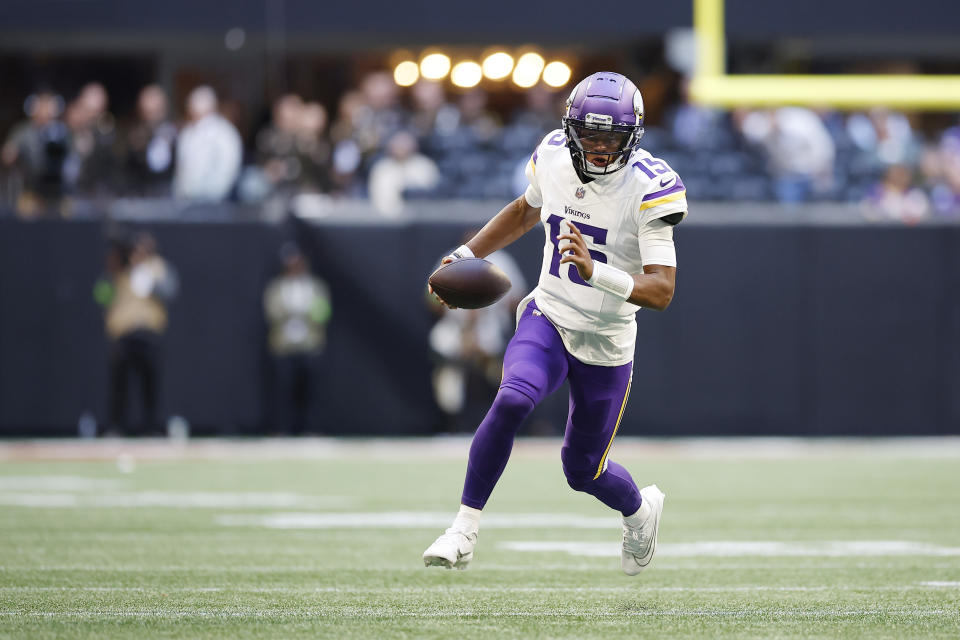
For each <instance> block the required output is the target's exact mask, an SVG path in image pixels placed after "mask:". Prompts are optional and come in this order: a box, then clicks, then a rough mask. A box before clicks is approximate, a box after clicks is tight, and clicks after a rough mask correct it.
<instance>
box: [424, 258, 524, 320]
mask: <svg viewBox="0 0 960 640" xmlns="http://www.w3.org/2000/svg"><path fill="white" fill-rule="evenodd" d="M427 282H429V283H430V286H431V287H433V292H434V293H435V294H437V295H438V296H440V299H441V300H443V301H444V302H446V303H447V304H448V305H450V306H451V307H458V308H460V309H480V308H481V307H487V306H490V305H491V304H493V303H494V302H496V301H497V300H499V299H500V298H502V297H503V296H505V295H506V294H507V291H510V286H511V285H510V278H508V277H507V274H505V273H504V272H503V270H502V269H500V267H498V266H497V265H495V264H493V263H492V262H487V261H486V260H483V259H482V258H461V259H460V260H454V261H453V262H451V263H449V264H444V265H441V266H440V268H439V269H437V270H436V271H434V272H433V273H432V274H430V279H429V280H427Z"/></svg>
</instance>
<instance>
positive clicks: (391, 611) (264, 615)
mask: <svg viewBox="0 0 960 640" xmlns="http://www.w3.org/2000/svg"><path fill="white" fill-rule="evenodd" d="M585 614H586V615H589V617H591V618H611V619H617V618H634V617H637V618H639V617H642V618H658V617H659V618H673V617H682V618H717V617H731V618H749V617H752V616H761V617H763V618H764V619H768V618H780V619H790V618H800V619H807V618H847V617H863V616H891V615H892V616H903V617H905V618H908V619H909V618H920V617H933V616H937V617H939V616H949V617H950V618H956V617H957V611H956V609H939V608H917V607H870V608H860V609H835V608H831V609H816V610H802V611H798V610H794V609H782V608H781V609H763V608H759V607H751V608H748V609H704V608H692V609H652V608H645V609H643V610H642V611H603V610H597V609H596V608H591V609H590V610H589V611H586V610H583V609H574V610H570V611H564V610H562V609H551V610H549V611H529V610H517V611H488V610H483V609H482V610H477V611H473V610H470V609H457V610H454V611H434V610H431V611H429V612H422V611H405V610H402V609H397V608H395V607H379V608H372V607H339V606H332V607H329V608H320V609H297V610H295V611H283V610H280V611H264V610H262V609H246V610H242V611H236V610H231V611H208V610H203V609H199V610H191V611H183V610H179V611H164V610H140V611H136V610H134V611H131V610H109V609H100V610H97V611H0V616H3V617H13V618H41V619H50V618H54V619H56V618H65V619H80V620H89V621H101V620H102V619H103V618H158V619H191V618H200V619H210V618H212V619H231V618H241V619H242V618H254V619H274V618H282V619H289V618H293V619H298V620H301V619H316V618H328V619H329V618H341V619H355V618H415V619H417V618H422V619H436V618H457V619H460V618H465V617H478V618H483V619H487V618H567V617H574V618H578V619H579V618H582V617H583V616H584V615H585Z"/></svg>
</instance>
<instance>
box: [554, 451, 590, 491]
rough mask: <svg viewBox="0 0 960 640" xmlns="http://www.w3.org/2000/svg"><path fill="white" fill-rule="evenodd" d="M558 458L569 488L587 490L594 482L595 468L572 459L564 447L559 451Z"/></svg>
mask: <svg viewBox="0 0 960 640" xmlns="http://www.w3.org/2000/svg"><path fill="white" fill-rule="evenodd" d="M560 459H561V461H562V462H563V475H564V476H566V478H567V484H568V485H570V488H571V489H573V490H574V491H589V489H590V486H591V485H592V484H593V483H594V482H596V479H595V477H594V476H596V469H592V468H590V467H588V466H587V465H586V464H585V463H584V461H577V460H574V459H573V456H572V455H569V454H568V453H567V450H566V449H564V450H563V451H561V453H560Z"/></svg>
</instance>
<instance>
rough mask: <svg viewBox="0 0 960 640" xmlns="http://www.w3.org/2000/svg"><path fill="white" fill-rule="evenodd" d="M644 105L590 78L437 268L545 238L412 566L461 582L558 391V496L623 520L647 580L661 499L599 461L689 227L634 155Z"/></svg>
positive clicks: (671, 193) (627, 557) (657, 166)
mask: <svg viewBox="0 0 960 640" xmlns="http://www.w3.org/2000/svg"><path fill="white" fill-rule="evenodd" d="M643 121H644V113H643V99H642V97H641V95H640V91H639V90H638V89H637V87H636V86H635V85H634V84H633V83H632V82H631V81H630V80H629V79H627V78H626V77H624V76H622V75H620V74H618V73H611V72H600V73H594V74H593V75H591V76H589V77H587V78H585V79H584V80H582V81H581V82H580V83H579V84H578V85H577V86H576V87H575V88H574V89H573V91H572V92H571V94H570V97H569V98H568V99H567V103H566V110H565V113H564V116H563V118H562V125H563V127H562V129H557V130H555V131H552V132H551V133H549V134H547V136H546V137H545V138H544V139H543V141H542V142H541V143H540V144H539V145H538V146H537V148H536V150H535V151H534V152H533V154H532V156H531V158H530V162H529V163H528V164H527V169H526V172H527V178H528V179H529V181H530V185H529V187H527V190H526V192H525V193H524V194H523V195H521V196H520V197H519V198H517V199H516V200H514V201H513V202H511V203H510V204H508V205H507V206H506V207H504V208H503V209H502V210H501V211H500V212H499V213H498V214H497V215H496V216H494V217H493V218H492V219H491V220H490V221H489V222H488V223H487V224H486V225H485V226H484V227H483V229H481V230H480V232H479V233H477V235H476V236H474V237H473V238H472V239H471V240H470V241H469V242H467V244H465V245H462V246H461V247H459V248H458V249H457V250H456V251H454V252H453V254H451V255H449V256H446V257H445V258H444V259H443V260H444V262H450V261H453V260H457V259H460V258H464V257H478V258H482V257H484V256H487V255H489V254H491V253H493V252H494V251H496V250H497V249H500V248H502V247H504V246H506V245H508V244H510V243H511V242H513V241H514V240H516V239H517V238H519V237H520V236H521V235H523V234H524V233H526V232H527V231H529V230H530V229H532V228H533V227H535V226H537V225H538V224H539V225H542V228H543V230H544V232H545V235H546V240H545V242H544V247H543V266H542V268H541V271H540V280H539V282H538V284H537V286H536V288H535V289H534V290H533V291H532V292H531V293H530V294H529V295H528V296H527V297H526V298H525V299H524V300H523V301H522V302H521V303H520V306H519V307H518V309H517V329H516V333H515V334H514V336H513V338H512V340H511V341H510V344H509V345H508V347H507V350H506V353H505V354H504V362H503V380H502V382H501V385H500V389H499V391H498V393H497V397H496V399H495V400H494V402H493V405H492V406H491V407H490V410H489V412H488V413H487V415H486V417H485V418H484V419H483V421H482V422H481V423H480V426H479V427H478V428H477V431H476V434H475V435H474V437H473V442H472V444H471V446H470V456H469V461H468V464H467V473H466V480H465V482H464V487H463V494H462V496H461V506H460V511H459V513H458V514H457V515H456V517H455V519H454V521H453V524H452V525H451V526H450V528H449V529H447V530H446V532H445V533H444V534H443V535H441V536H440V537H439V538H437V540H436V541H435V542H434V543H433V544H432V545H430V547H429V548H428V549H427V550H426V551H425V552H424V554H423V560H424V563H425V564H426V565H427V566H444V567H447V568H452V567H456V568H459V569H462V568H466V566H467V564H468V563H469V562H470V560H471V559H472V558H473V550H474V547H475V545H476V543H477V534H478V531H479V525H480V515H481V512H482V509H483V507H484V505H485V504H486V502H487V500H488V498H489V497H490V494H491V493H492V492H493V488H494V486H495V485H496V483H497V481H498V480H499V478H500V475H501V474H502V473H503V470H504V468H505V467H506V464H507V460H508V459H509V457H510V451H511V449H512V447H513V441H514V438H515V436H516V434H517V431H518V430H519V428H520V425H521V424H522V423H523V421H524V419H525V418H526V417H527V416H528V415H529V414H530V412H531V411H532V410H533V408H534V407H535V406H536V405H537V404H538V403H539V402H540V401H541V400H543V399H544V398H545V397H546V396H547V395H549V394H551V393H552V392H554V391H556V389H557V388H558V387H559V386H560V385H561V383H562V382H563V381H564V380H569V382H570V412H569V418H568V421H567V425H566V432H565V434H564V439H563V447H562V449H561V452H560V458H561V460H562V463H563V472H564V474H565V476H566V478H567V482H568V483H569V485H570V487H571V488H573V489H575V490H577V491H583V492H585V493H589V494H591V495H593V496H595V497H596V498H597V499H599V500H600V501H601V502H603V503H604V504H606V505H607V506H608V507H610V508H611V509H615V510H616V511H619V512H620V513H621V514H622V515H623V546H622V551H621V566H622V568H623V570H624V572H625V573H627V574H628V575H636V574H637V573H639V572H641V571H642V570H643V569H645V568H646V567H647V566H648V565H649V564H650V561H651V559H652V558H653V554H654V551H655V550H656V546H657V530H658V528H659V526H660V515H661V513H662V511H663V500H664V494H663V493H662V492H661V491H660V489H659V488H657V486H656V485H655V484H654V485H650V486H647V487H644V488H643V489H638V488H637V485H636V483H634V481H633V478H632V477H631V476H630V473H629V472H628V471H627V470H626V469H625V468H624V467H622V466H621V465H619V464H617V463H616V462H614V461H612V460H610V459H609V457H608V456H609V453H610V448H611V446H612V444H613V439H614V436H616V434H617V429H618V427H619V426H620V419H621V418H622V416H623V410H624V408H625V407H626V404H627V397H628V396H629V394H630V381H631V377H632V372H633V352H634V343H635V341H636V332H637V323H636V317H635V316H636V312H637V311H638V310H639V309H640V308H647V309H656V310H660V311H662V310H663V309H666V308H667V306H668V305H669V304H670V301H671V299H672V298H673V292H674V285H675V279H676V265H677V262H676V252H675V250H674V244H673V227H674V226H675V225H676V224H678V223H679V222H680V221H681V220H683V218H684V217H685V216H686V213H687V201H686V190H685V189H684V186H683V182H682V181H681V180H680V177H679V176H678V175H677V174H676V173H674V171H673V170H672V169H671V168H670V167H669V166H668V165H667V164H666V163H665V162H664V161H662V160H659V159H657V158H655V157H653V156H652V155H651V154H650V153H648V152H647V151H645V150H644V149H642V148H640V138H641V136H642V135H643Z"/></svg>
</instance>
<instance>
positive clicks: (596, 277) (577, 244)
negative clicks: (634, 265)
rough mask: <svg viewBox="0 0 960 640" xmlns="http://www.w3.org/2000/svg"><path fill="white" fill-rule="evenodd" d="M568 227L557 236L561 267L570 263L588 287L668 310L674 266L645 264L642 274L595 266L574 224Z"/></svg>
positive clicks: (653, 307) (672, 289)
mask: <svg viewBox="0 0 960 640" xmlns="http://www.w3.org/2000/svg"><path fill="white" fill-rule="evenodd" d="M661 224H663V225H666V224H667V223H665V222H663V223H661ZM567 227H568V229H569V231H567V232H565V233H561V234H560V235H559V236H557V239H558V240H559V242H558V243H557V245H558V247H557V249H558V250H559V251H560V253H561V254H562V256H563V257H561V258H560V264H564V263H566V262H571V263H573V264H574V265H575V266H576V267H577V271H578V272H580V277H581V278H583V279H584V280H586V281H587V282H589V283H590V284H591V285H593V286H595V287H597V288H598V289H600V290H602V291H605V292H607V293H610V294H612V295H617V296H620V297H622V298H623V299H624V300H626V301H628V302H630V303H632V304H635V305H637V306H640V307H644V308H646V309H656V310H657V311H663V310H664V309H666V308H667V307H668V306H670V301H671V300H673V292H674V290H675V289H676V284H677V268H676V266H672V265H665V264H644V265H643V273H638V274H629V273H627V272H626V271H621V270H620V269H616V268H614V267H609V266H607V265H605V264H603V263H595V262H594V260H593V257H592V256H591V255H590V251H589V250H588V249H587V242H586V240H584V238H583V234H581V233H580V230H579V229H577V227H576V225H575V224H573V223H568V224H567ZM671 235H672V233H671ZM564 241H566V243H565V244H563V242H564ZM671 245H672V241H671ZM597 265H602V266H599V267H598V266H597ZM600 271H602V273H600Z"/></svg>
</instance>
